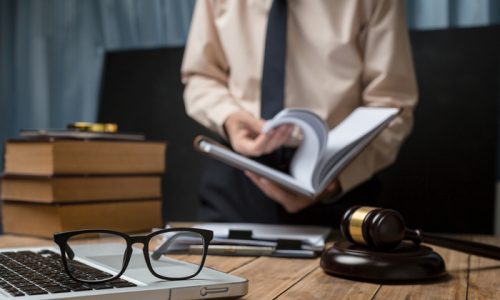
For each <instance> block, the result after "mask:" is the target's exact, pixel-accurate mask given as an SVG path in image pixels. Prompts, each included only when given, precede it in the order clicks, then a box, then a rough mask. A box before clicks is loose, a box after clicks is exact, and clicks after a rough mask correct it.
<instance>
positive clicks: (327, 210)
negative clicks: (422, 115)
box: [182, 0, 417, 224]
mask: <svg viewBox="0 0 500 300" xmlns="http://www.w3.org/2000/svg"><path fill="white" fill-rule="evenodd" d="M274 2H275V3H274V4H273V0H247V1H236V0H233V1H231V0H226V1H224V0H218V1H217V0H199V1H198V2H197V4H196V8H195V12H194V15H193V22H192V24H191V30H190V33H189V38H188V42H187V45H186V50H185V56H184V61H183V65H182V76H183V81H184V83H185V84H186V89H185V94H184V98H185V104H186V110H187V113H188V114H189V115H190V116H191V117H192V118H194V119H195V120H196V121H198V122H199V123H201V124H203V125H204V126H206V127H207V128H209V129H212V130H214V131H215V132H217V133H218V134H219V135H220V136H221V137H223V138H224V139H225V140H227V141H228V142H229V144H230V145H231V146H232V147H233V149H234V150H235V151H238V152H240V153H242V154H244V155H247V156H252V157H260V159H262V160H263V161H264V162H268V163H270V164H271V165H272V164H274V162H276V160H282V161H280V162H279V163H280V164H281V163H286V162H288V161H289V159H290V156H291V154H290V153H289V152H288V151H285V153H288V154H286V155H280V156H279V157H277V156H276V155H274V154H273V153H275V152H273V151H274V150H276V149H278V148H280V147H281V146H282V145H283V144H285V143H286V142H287V141H288V142H290V141H292V140H293V136H296V135H293V134H292V131H293V128H292V127H290V126H283V127H282V128H279V129H277V130H275V131H273V132H271V133H269V134H264V133H261V128H262V126H263V124H264V122H265V120H264V119H263V118H261V113H262V112H261V108H262V111H264V108H263V105H264V104H261V97H262V98H264V95H263V91H264V90H263V88H264V85H263V84H264V83H265V82H270V80H262V77H263V71H264V73H266V72H267V71H265V65H266V64H267V63H268V61H269V60H268V61H265V56H266V55H268V54H267V53H268V52H267V51H268V48H267V47H268V46H269V45H268V44H267V43H269V44H271V43H276V41H275V40H279V39H280V38H275V37H273V38H272V39H270V38H269V37H268V40H266V32H267V34H268V36H270V34H269V30H270V29H269V28H270V27H271V22H274V23H278V27H279V26H285V29H286V33H285V36H286V40H285V44H286V55H283V56H279V55H278V56H279V57H282V58H283V65H284V66H283V68H284V71H283V73H284V74H283V77H284V79H283V80H284V82H283V88H281V87H280V86H279V84H278V85H277V86H278V88H277V90H278V91H279V92H280V93H281V94H280V93H278V94H277V95H283V96H282V97H283V99H278V100H280V101H282V104H281V105H282V106H284V107H305V108H308V109H310V110H312V111H314V112H315V113H317V114H318V115H319V116H321V117H322V118H323V119H324V120H326V122H327V123H328V125H329V126H330V127H334V126H335V125H337V124H338V123H339V122H340V121H341V120H342V119H344V118H345V117H346V116H347V115H348V114H349V113H351V112H352V111H353V110H354V109H355V108H356V107H358V106H391V107H400V108H403V111H402V113H401V114H400V115H399V116H398V117H397V119H396V120H394V121H393V122H392V123H391V124H390V125H389V127H388V128H386V129H385V130H384V131H383V132H382V133H381V134H380V135H379V136H378V137H377V138H376V139H375V140H374V141H373V142H372V143H371V144H370V145H369V146H368V147H367V148H366V149H365V150H364V151H363V152H362V153H361V154H360V155H359V156H358V157H357V158H356V159H355V160H354V161H353V162H352V163H350V165H349V166H348V167H347V168H346V169H345V170H344V171H343V172H342V173H341V174H340V176H339V177H338V178H337V179H336V180H335V181H334V182H332V183H331V184H330V186H329V187H328V188H327V190H326V191H325V193H324V195H323V197H321V199H319V198H318V199H308V198H306V197H303V196H299V195H297V194H294V193H293V192H291V191H289V190H286V189H284V188H282V187H280V186H278V185H276V184H274V183H272V182H270V181H268V180H266V179H264V178H260V177H258V176H256V175H255V174H251V173H246V174H243V173H242V172H240V171H238V170H235V169H233V168H231V167H228V166H224V165H222V164H220V163H218V162H215V161H211V162H210V164H211V166H209V167H208V169H207V173H206V174H205V176H204V178H203V180H202V181H203V182H202V187H201V191H200V197H201V201H202V211H201V213H202V218H203V219H205V220H211V221H247V222H250V221H252V222H265V223H285V222H294V223H316V224H336V221H337V220H336V219H338V217H339V216H340V214H341V213H342V210H343V209H344V208H345V207H348V206H349V205H351V204H353V203H365V202H371V201H373V199H375V198H374V197H375V195H374V193H375V192H374V185H373V183H370V181H369V179H370V178H372V176H373V175H374V174H375V173H376V172H377V171H379V170H381V169H382V168H384V167H386V166H388V165H389V164H391V163H392V162H394V160H395V159H396V156H397V152H398V150H399V147H400V145H401V143H402V142H403V140H404V139H405V137H406V136H407V135H408V133H409V132H410V129H411V126H412V114H413V108H414V106H415V104H416V102H417V88H416V82H415V77H414V70H413V65H412V59H411V53H410V47H409V42H408V33H407V27H406V21H405V17H404V7H403V3H404V1H401V0H314V1H310V0H309V1H308V0H288V1H287V0H274ZM274 5H278V6H277V7H279V5H281V7H284V9H282V11H281V12H279V13H281V14H282V15H283V14H285V16H286V17H285V19H286V21H285V23H284V24H285V25H282V23H280V22H281V21H277V20H276V18H277V17H276V16H279V13H278V15H273V17H270V16H269V14H270V11H271V7H272V6H273V7H274ZM273 9H274V8H273ZM280 9H281V8H280ZM271 13H272V12H271ZM268 16H269V24H268ZM280 24H281V25H280ZM268 25H269V26H268ZM278 36H279V35H278ZM276 57H277V56H276V55H275V56H274V61H276ZM278 60H279V59H278ZM278 73H279V72H278ZM266 76H267V75H266ZM278 82H279V80H278ZM273 84H274V82H273ZM280 89H281V91H280ZM266 93H267V92H266ZM272 93H274V92H272ZM272 93H271V94H272ZM279 97H281V96H279ZM266 101H267V100H266ZM262 103H266V102H264V100H263V99H262ZM367 181H368V184H367V183H366V182H367ZM339 193H341V195H340V197H339V195H338V194H339ZM336 194H337V195H336ZM333 196H336V197H335V198H340V200H339V201H338V203H327V202H328V201H324V200H325V199H328V198H332V197H333Z"/></svg>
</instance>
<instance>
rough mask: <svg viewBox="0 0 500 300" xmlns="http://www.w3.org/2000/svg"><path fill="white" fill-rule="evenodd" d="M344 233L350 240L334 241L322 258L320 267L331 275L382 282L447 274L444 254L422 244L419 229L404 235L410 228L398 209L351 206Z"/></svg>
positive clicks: (437, 276) (429, 278) (342, 225)
mask: <svg viewBox="0 0 500 300" xmlns="http://www.w3.org/2000/svg"><path fill="white" fill-rule="evenodd" d="M341 232H342V235H343V236H344V237H345V238H346V239H347V240H346V241H340V242H337V243H335V244H334V246H333V247H331V248H330V249H328V250H327V251H326V252H325V253H324V254H323V256H322V258H321V267H322V268H323V270H324V271H325V272H327V273H329V274H331V275H335V276H340V277H345V278H350V279H355V280H362V281H371V282H379V283H391V282H393V283H397V282H415V281H423V280H434V279H439V278H442V277H444V276H446V275H447V273H446V268H445V263H444V261H443V259H442V257H441V256H440V255H439V254H437V253H436V252H434V251H433V250H432V248H430V247H426V246H422V245H420V242H421V240H422V235H421V232H420V231H416V232H413V234H409V236H405V234H406V233H408V232H407V229H406V228H405V224H404V221H403V219H402V217H401V216H400V215H399V213H397V212H396V211H393V210H383V209H379V208H372V207H352V208H350V209H349V210H348V211H347V212H346V213H345V214H344V216H343V219H342V223H341ZM404 238H408V239H411V240H412V241H402V240H403V239H404Z"/></svg>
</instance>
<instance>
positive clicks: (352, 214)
mask: <svg viewBox="0 0 500 300" xmlns="http://www.w3.org/2000/svg"><path fill="white" fill-rule="evenodd" d="M405 230H406V226H405V222H404V220H403V217H402V216H401V215H400V214H399V213H398V212H397V211H395V210H392V209H382V208H377V207H368V206H354V207H351V208H349V209H348V210H347V211H346V212H345V213H344V216H343V217H342V220H341V223H340V231H341V232H342V235H343V236H344V237H345V238H346V239H347V240H349V241H350V242H352V243H355V244H359V245H365V246H369V247H372V248H376V249H381V250H389V249H392V248H394V247H396V246H397V245H399V243H400V242H401V241H402V240H403V239H404V238H405Z"/></svg>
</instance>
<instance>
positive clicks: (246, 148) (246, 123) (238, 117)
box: [224, 111, 293, 156]
mask: <svg viewBox="0 0 500 300" xmlns="http://www.w3.org/2000/svg"><path fill="white" fill-rule="evenodd" d="M264 124H265V121H264V120H262V119H257V118H255V117H254V116H252V115H251V114H250V113H248V112H246V111H237V112H234V113H232V114H231V115H229V117H228V118H227V119H226V121H225V122H224V128H225V130H226V133H227V135H228V137H229V142H230V143H231V146H232V147H233V149H234V150H235V151H236V152H239V153H241V154H243V155H245V156H260V155H263V154H269V153H271V152H273V151H274V150H276V149H277V148H279V147H280V146H282V145H283V144H284V143H285V142H286V141H287V139H288V138H289V137H290V134H291V133H292V130H293V126H292V125H282V126H280V127H278V128H275V129H273V130H271V131H270V132H268V133H262V127H263V126H264Z"/></svg>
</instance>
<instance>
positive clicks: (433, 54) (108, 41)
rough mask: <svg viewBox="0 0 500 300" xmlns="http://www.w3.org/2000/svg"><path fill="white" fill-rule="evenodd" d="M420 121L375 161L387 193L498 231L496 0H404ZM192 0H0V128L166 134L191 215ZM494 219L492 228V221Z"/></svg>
mask: <svg viewBox="0 0 500 300" xmlns="http://www.w3.org/2000/svg"><path fill="white" fill-rule="evenodd" d="M406 4H407V18H408V25H409V28H410V29H411V42H412V48H413V52H414V60H415V66H416V71H417V77H418V81H419V89H420V103H419V106H418V107H417V110H416V112H415V116H416V124H415V128H414V131H413V133H412V135H411V136H410V138H409V139H408V141H407V142H406V143H405V144H404V146H403V148H402V150H401V155H400V156H399V158H398V161H397V163H396V164H395V165H394V166H392V167H390V168H389V169H387V170H385V171H384V172H383V173H382V174H381V179H382V182H383V187H384V188H383V205H384V206H387V207H393V208H396V209H398V210H399V211H401V212H402V213H403V215H404V216H405V218H406V219H407V221H408V223H409V225H410V226H418V227H422V229H424V230H428V231H441V232H482V233H492V232H493V231H496V233H500V200H498V199H499V196H498V192H496V189H497V190H498V188H497V186H499V182H500V176H499V174H500V172H499V170H500V159H499V153H500V151H499V149H500V148H499V140H500V137H499V132H500V130H499V128H500V122H499V116H500V110H499V106H500V105H499V102H500V96H499V95H500V93H499V86H500V75H499V74H500V58H499V57H500V29H499V28H500V27H499V26H498V25H497V24H500V1H499V0H476V1H469V0H455V1H454V0H407V1H406ZM193 7H194V1H193V0H149V1H139V0H86V1H78V0H0V141H1V142H3V141H4V140H5V139H7V138H12V137H16V135H17V132H18V131H19V129H21V128H24V129H25V128H63V127H65V126H66V124H67V123H71V122H74V121H79V120H85V121H97V120H99V121H106V122H118V123H119V125H120V126H121V128H122V129H123V130H129V131H142V132H145V133H146V135H147V136H148V137H149V138H151V139H159V140H167V141H168V143H169V148H168V156H167V174H166V176H165V179H164V185H163V187H164V194H165V197H164V211H163V214H164V217H165V219H166V220H194V219H195V217H196V210H197V202H196V190H197V183H198V178H199V175H200V172H201V169H202V168H201V166H202V164H203V158H201V157H199V156H198V155H196V154H195V153H194V152H193V150H192V147H191V142H192V138H193V136H194V135H196V134H199V133H206V132H205V130H204V129H203V128H202V127H201V126H199V125H197V124H196V123H194V122H193V121H191V120H190V119H189V118H188V117H187V116H186V115H185V112H184V106H183V103H182V88H183V87H182V84H181V83H180V78H179V68H180V63H181V60H182V53H183V46H184V43H185V40H186V36H187V33H188V30H189V24H190V21H191V13H192V9H193ZM495 229H496V230H495Z"/></svg>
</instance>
